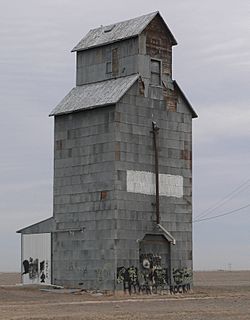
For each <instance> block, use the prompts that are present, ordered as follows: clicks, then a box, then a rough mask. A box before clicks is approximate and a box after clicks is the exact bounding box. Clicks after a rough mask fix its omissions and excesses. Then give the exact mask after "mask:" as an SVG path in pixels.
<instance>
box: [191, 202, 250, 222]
mask: <svg viewBox="0 0 250 320" xmlns="http://www.w3.org/2000/svg"><path fill="white" fill-rule="evenodd" d="M248 207H250V203H249V204H247V205H246V206H244V207H240V208H237V209H235V210H232V211H228V212H225V213H221V214H218V215H216V216H212V217H208V218H203V219H196V220H194V221H193V223H196V222H201V221H207V220H212V219H217V218H220V217H223V216H227V215H230V214H234V213H236V212H238V211H240V210H243V209H245V208H248Z"/></svg>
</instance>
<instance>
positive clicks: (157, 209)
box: [152, 121, 160, 224]
mask: <svg viewBox="0 0 250 320" xmlns="http://www.w3.org/2000/svg"><path fill="white" fill-rule="evenodd" d="M152 129H153V130H152V132H153V144H154V151H155V214H156V223H157V224H160V197H159V163H158V147H157V135H158V132H159V127H157V125H156V122H155V121H152Z"/></svg>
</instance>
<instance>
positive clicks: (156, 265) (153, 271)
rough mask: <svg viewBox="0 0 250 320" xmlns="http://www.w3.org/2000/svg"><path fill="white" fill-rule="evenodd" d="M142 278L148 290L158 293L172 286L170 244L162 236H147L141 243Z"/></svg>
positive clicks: (140, 269)
mask: <svg viewBox="0 0 250 320" xmlns="http://www.w3.org/2000/svg"><path fill="white" fill-rule="evenodd" d="M139 254H140V257H139V258H140V268H139V271H140V277H141V280H140V282H141V283H144V285H145V287H146V290H150V291H156V292H157V291H158V290H162V289H165V288H167V287H168V286H169V285H170V243H169V241H167V240H166V238H165V237H164V236H162V235H153V234H147V235H145V237H144V238H143V240H142V241H141V242H140V247H139Z"/></svg>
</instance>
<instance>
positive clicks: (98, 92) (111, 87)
mask: <svg viewBox="0 0 250 320" xmlns="http://www.w3.org/2000/svg"><path fill="white" fill-rule="evenodd" d="M138 77H139V75H138V74H134V75H131V76H127V77H121V78H118V79H112V80H106V81H100V82H96V83H91V84H87V85H83V86H77V87H75V88H73V89H72V90H71V91H70V92H69V93H68V94H67V95H66V97H65V98H64V99H63V100H62V101H61V102H60V103H59V104H58V105H57V106H56V108H55V109H54V110H53V111H52V112H51V114H50V116H55V115H60V114H65V113H71V112H74V111H79V110H84V109H89V108H95V107H97V106H105V105H111V104H115V103H117V102H118V101H119V100H120V99H121V97H122V96H123V95H124V94H125V93H126V92H127V90H128V89H129V88H130V87H131V86H132V85H133V84H134V83H135V81H136V80H137V79H138Z"/></svg>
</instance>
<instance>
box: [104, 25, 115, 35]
mask: <svg viewBox="0 0 250 320" xmlns="http://www.w3.org/2000/svg"><path fill="white" fill-rule="evenodd" d="M114 27H115V24H111V25H110V26H106V27H104V30H103V31H104V32H105V33H107V32H110V31H112V30H113V29H114Z"/></svg>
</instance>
